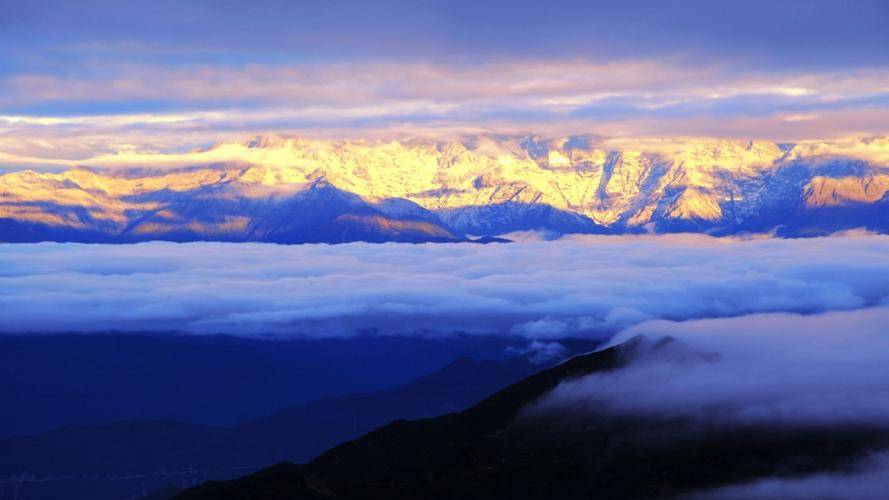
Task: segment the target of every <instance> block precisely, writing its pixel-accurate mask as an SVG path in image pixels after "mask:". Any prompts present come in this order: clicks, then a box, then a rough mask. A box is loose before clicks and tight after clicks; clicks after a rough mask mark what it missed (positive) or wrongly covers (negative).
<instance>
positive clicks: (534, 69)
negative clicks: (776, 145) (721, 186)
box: [0, 0, 889, 157]
mask: <svg viewBox="0 0 889 500" xmlns="http://www.w3.org/2000/svg"><path fill="white" fill-rule="evenodd" d="M0 11H2V15H0V151H2V152H4V153H5V154H6V155H7V156H10V155H12V156H13V157H22V156H31V155H37V156H40V155H44V156H46V155H47V154H50V153H47V152H46V151H45V149H46V148H45V147H43V149H42V150H41V146H40V144H45V143H46V142H47V141H52V142H53V143H54V144H55V145H56V146H55V152H54V153H52V154H55V155H58V156H66V157H78V155H79V156H80V157H89V156H90V155H91V154H96V153H100V152H108V151H113V150H115V149H116V148H119V147H121V145H123V146H126V147H130V148H139V149H144V148H153V149H157V150H170V149H177V148H178V149H183V148H189V147H194V146H196V145H202V144H206V143H212V142H217V141H218V140H224V139H226V138H228V137H231V136H246V135H258V134H268V133H286V134H296V135H326V136H335V137H346V136H365V135H386V134H396V133H399V134H410V133H414V132H420V131H422V132H423V133H427V134H436V133H441V134H445V133H453V132H455V131H473V132H478V131H496V132H508V133H531V132H536V133H542V134H544V135H547V134H550V135H553V134H563V133H596V134H601V135H603V136H661V135H688V136H702V135H717V136H726V137H738V138H766V139H773V140H782V141H784V140H788V141H795V140H806V139H822V138H825V139H826V138H833V137H838V136H848V135H861V134H882V133H885V132H886V130H887V125H889V119H887V118H884V116H886V115H887V113H886V111H887V107H889V50H887V49H889V29H887V26H889V2H885V1H868V0H858V1H841V0H834V1H825V0H813V1H786V0H771V1H746V2H716V1H698V0H688V1H676V2H654V1H648V2H639V1H625V2H596V1H566V0H555V1H546V2H543V1H539V2H531V1H527V0H517V1H510V2H507V1H487V2H483V1H478V0H476V1H463V0H459V1H432V0H415V1H396V0H388V1H373V2H371V1H354V0H345V1H343V0H339V1H284V0H264V1H252V2H235V1H226V0H220V1H169V0H158V1H151V2H149V1H142V2H137V1H130V2H124V1H110V0H109V1H80V2H70V1H55V0H45V1H39V0H38V1H28V2H25V1H20V2H12V1H8V0H0Z"/></svg>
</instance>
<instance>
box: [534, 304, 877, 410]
mask: <svg viewBox="0 0 889 500" xmlns="http://www.w3.org/2000/svg"><path fill="white" fill-rule="evenodd" d="M887 325H889V307H885V306H881V307H874V308H867V309H861V310H854V311H833V312H828V313H822V314H817V315H809V316H801V315H798V314H789V313H770V314H754V315H749V316H741V317H736V318H720V319H702V320H691V321H686V322H673V321H665V320H654V321H649V322H645V323H641V324H639V325H635V326H633V327H630V328H628V329H626V330H624V331H623V332H621V333H620V334H618V335H617V336H615V337H614V338H613V339H612V340H611V341H610V344H611V345H616V344H619V343H622V342H625V341H626V340H628V339H630V338H633V337H635V336H637V335H644V336H645V337H646V338H648V339H652V340H654V339H659V338H662V337H667V336H669V337H672V338H673V339H676V340H678V341H679V342H680V343H681V344H680V345H679V346H674V348H672V349H651V350H645V349H641V350H638V351H636V352H634V353H633V354H632V355H631V356H632V357H633V359H632V360H631V362H630V364H629V365H628V366H627V367H625V368H622V369H619V370H616V371H613V372H609V373H602V374H595V375H591V376H588V377H584V378H582V379H579V380H576V381H572V382H568V383H566V384H563V385H562V386H560V387H559V388H557V389H556V390H555V391H553V392H552V393H551V394H550V395H548V396H547V397H546V398H545V399H544V400H543V401H542V402H541V403H540V405H541V408H540V409H546V408H547V407H566V408H573V409H584V408H585V409H587V410H589V411H592V412H597V413H600V412H605V413H614V414H619V415H634V416H639V415H650V416H652V417H657V418H672V417H687V418H691V419H694V420H697V421H702V422H707V423H714V422H715V423H718V424H732V425H760V424H762V425H789V426H796V425H800V424H807V425H836V424H840V423H842V424H844V425H856V424H862V425H864V424H880V425H885V423H886V422H889V331H887V328H886V326H887ZM686 346H687V347H688V348H690V349H689V350H684V349H685V347H686ZM714 355H715V356H714Z"/></svg>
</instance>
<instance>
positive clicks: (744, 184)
mask: <svg viewBox="0 0 889 500" xmlns="http://www.w3.org/2000/svg"><path fill="white" fill-rule="evenodd" d="M94 166H96V167H97V168H99V169H98V170H93V169H91V168H88V167H77V168H72V169H69V170H65V171H61V172H34V171H29V170H22V171H14V172H10V173H7V174H5V175H2V176H0V241H7V242H27V241H80V242H110V243H124V242H137V241H145V240H168V241H198V240H200V241H204V240H212V241H265V242H277V243H312V242H329V243H338V242H348V241H370V242H383V241H401V242H453V241H468V240H469V239H470V237H471V236H482V235H501V234H505V233H510V232H514V231H527V230H540V231H547V232H551V233H557V234H564V233H627V232H630V233H633V232H652V231H653V232H675V231H694V232H708V233H713V234H736V233H744V232H772V233H774V234H777V235H779V236H808V235H820V234H827V233H831V232H835V231H839V230H845V229H854V228H864V229H869V230H872V231H878V232H889V217H887V214H889V195H887V193H889V137H876V138H870V139H858V140H849V141H838V142H834V143H805V144H797V145H789V144H783V145H781V144H775V143H769V142H740V141H719V140H688V141H672V142H669V141H662V142H650V143H646V144H641V145H636V146H633V147H629V146H628V147H627V148H624V149H614V148H605V147H601V146H599V145H598V143H597V141H596V138H593V137H585V136H574V137H568V138H563V139H557V140H541V139H538V138H535V137H525V138H510V137H506V138H504V137H486V136H476V137H468V138H464V139H463V140H460V141H452V142H436V141H425V140H415V141H403V142H397V141H393V142H331V141H305V140H298V139H283V138H263V139H258V140H255V141H250V142H246V143H229V144H221V145H218V146H215V147H213V148H209V149H207V150H201V151H194V152H191V153H183V154H180V155H140V156H137V157H136V158H135V159H134V160H133V165H132V166H131V168H120V167H114V168H112V167H108V166H102V162H101V161H97V165H94Z"/></svg>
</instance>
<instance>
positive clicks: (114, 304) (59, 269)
mask: <svg viewBox="0 0 889 500" xmlns="http://www.w3.org/2000/svg"><path fill="white" fill-rule="evenodd" d="M887 250H889V237H885V236H858V237H833V238H823V239H810V240H771V239H764V240H753V241H738V240H726V239H715V238H709V237H705V236H685V235H678V236H658V237H654V236H643V237H583V238H570V239H563V240H559V241H550V242H526V243H515V244H508V245H489V246H484V245H474V244H449V245H437V244H430V245H401V244H383V245H374V244H348V245H336V246H327V245H305V246H277V245H261V244H222V243H192V244H173V243H147V244H138V245H124V246H113V245H111V246H104V245H77V244H55V243H45V244H44V243H41V244H35V245H0V331H5V332H55V331H107V330H178V331H187V332H195V333H217V332H221V333H232V334H238V335H257V334H277V335H292V336H310V337H311V336H318V337H321V336H352V335H359V334H372V333H378V334H397V335H417V336H420V335H447V334H452V333H454V332H466V333H470V334H498V335H516V336H522V337H527V338H530V339H533V340H540V341H543V340H552V339H558V338H562V337H569V336H586V337H595V336H602V337H604V336H606V335H610V334H613V333H614V332H616V331H619V330H621V329H623V328H626V327H628V326H632V325H635V324H638V323H640V322H643V321H645V320H649V319H654V318H662V319H668V320H686V319H692V318H704V317H731V316H738V315H746V314H751V313H761V312H781V311H784V312H793V313H803V314H808V313H818V312H823V311H829V310H851V309H857V308H862V307H868V306H876V305H879V304H883V303H886V302H887V297H889V252H887ZM871 314H873V313H871ZM855 317H857V316H855ZM850 318H853V317H850ZM822 320H823V318H822V319H819V320H816V321H822ZM744 321H749V320H744ZM887 324H889V323H887ZM646 325H647V326H645V328H651V324H646ZM656 325H659V324H656ZM705 326H706V325H705ZM640 328H642V327H640ZM658 328H660V326H659V327H658ZM677 328H678V327H677ZM838 328H842V330H843V331H845V330H851V324H849V323H842V322H841V323H840V324H839V325H838ZM850 334H853V333H852V332H850ZM886 352H889V349H886Z"/></svg>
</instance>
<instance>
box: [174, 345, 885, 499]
mask: <svg viewBox="0 0 889 500" xmlns="http://www.w3.org/2000/svg"><path fill="white" fill-rule="evenodd" d="M639 342H640V341H639V340H638V339H635V340H632V341H630V342H629V343H628V344H625V345H623V346H617V347H612V348H609V349H606V350H603V351H600V352H596V353H593V354H589V355H583V356H579V357H576V358H573V359H571V360H569V361H567V362H565V363H563V364H561V365H559V366H556V367H554V368H551V369H549V370H545V371H543V372H540V373H538V374H536V375H533V376H531V377H529V378H527V379H525V380H523V381H521V382H518V383H516V384H514V385H512V386H510V387H508V388H506V389H504V390H502V391H500V392H498V393H496V394H494V395H493V396H491V397H489V398H487V399H485V400H484V401H482V402H481V403H479V404H477V405H475V406H473V407H471V408H469V409H467V410H465V411H463V412H460V413H454V414H450V415H445V416H442V417H437V418H432V419H421V420H414V421H406V420H399V421H396V422H393V423H391V424H389V425H387V426H385V427H382V428H380V429H378V430H376V431H374V432H372V433H370V434H367V435H366V436H364V437H362V438H359V439H356V440H354V441H351V442H348V443H345V444H343V445H340V446H337V447H335V448H333V449H331V450H330V451H328V452H326V453H324V454H323V455H321V456H319V457H318V458H316V459H315V460H312V461H311V462H309V463H307V464H304V465H296V464H292V463H281V464H278V465H276V466H274V467H271V468H268V469H265V470H262V471H259V472H257V473H255V474H253V475H250V476H247V477H244V478H241V479H237V480H231V481H225V482H210V483H206V484H203V485H201V486H198V487H196V488H193V489H191V490H188V491H185V492H183V493H182V494H180V495H178V496H177V497H176V498H179V499H204V498H208V499H209V498H213V499H234V498H252V499H283V498H288V499H302V498H305V499H330V498H338V499H343V498H347V499H353V498H354V499H358V498H361V499H366V498H387V499H399V498H404V499H409V498H410V499H413V498H424V499H439V498H440V499H455V498H461V499H467V498H472V499H487V498H491V499H494V498H498V499H499V498H535V499H536V498H540V499H544V498H547V499H548V498H648V497H654V498H663V497H671V496H682V495H685V494H687V493H689V492H691V491H693V490H696V489H700V488H706V487H713V486H717V485H722V484H727V483H732V482H738V481H744V480H749V479H752V478H754V477H760V476H765V475H771V474H774V473H776V472H782V473H806V472H811V471H817V470H823V469H826V468H832V467H837V466H839V465H842V464H844V463H846V461H848V460H850V459H852V458H854V457H857V456H858V455H859V454H860V453H862V452H864V451H866V450H868V449H869V448H870V447H871V446H874V445H876V444H877V443H880V442H882V443H884V444H885V443H886V442H887V441H889V435H887V433H886V432H885V431H883V430H880V429H874V428H851V429H850V428H846V429H836V428H818V427H805V426H803V427H799V428H780V429H778V428H764V427H722V426H713V427H704V426H695V425H692V424H691V423H690V422H688V421H683V420H680V419H675V418H674V419H669V420H666V419H642V418H635V419H628V418H618V417H609V416H608V415H606V414H601V415H590V414H588V413H586V414H578V413H569V412H570V411H571V410H563V411H562V412H561V413H554V412H549V413H543V414H533V415H528V414H522V413H521V410H522V409H523V408H524V407H526V406H527V405H528V404H529V403H531V402H533V401H535V400H537V399H538V398H539V397H540V396H541V395H543V394H545V393H547V392H548V391H550V390H551V389H553V388H554V387H556V386H557V385H558V384H560V383H561V382H563V381H566V380H570V379H572V378H575V377H579V376H582V375H585V374H589V373H593V372H597V371H603V370H612V369H615V368H618V367H619V366H621V364H622V363H623V362H624V360H625V359H627V357H626V356H625V354H626V353H627V349H635V348H636V347H638V343H639ZM673 342H674V341H671V340H668V341H666V342H665V343H663V344H660V345H656V346H654V348H656V349H657V348H668V349H670V353H671V355H672V354H675V353H676V352H679V351H681V349H680V350H677V349H676V348H675V346H673V345H670V344H672V343H673ZM647 348H651V347H650V346H647ZM683 355H687V354H683ZM703 356H705V359H706V354H703Z"/></svg>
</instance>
